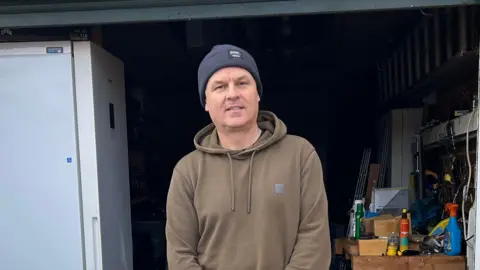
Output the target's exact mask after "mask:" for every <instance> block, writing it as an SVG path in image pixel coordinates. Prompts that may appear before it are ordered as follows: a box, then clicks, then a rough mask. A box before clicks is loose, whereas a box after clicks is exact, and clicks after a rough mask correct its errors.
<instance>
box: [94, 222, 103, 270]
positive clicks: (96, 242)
mask: <svg viewBox="0 0 480 270" xmlns="http://www.w3.org/2000/svg"><path fill="white" fill-rule="evenodd" d="M92 229H93V230H92V232H93V258H94V260H95V270H102V263H101V261H100V224H99V220H98V217H92Z"/></svg>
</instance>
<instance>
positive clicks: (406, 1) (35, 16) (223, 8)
mask: <svg viewBox="0 0 480 270" xmlns="http://www.w3.org/2000/svg"><path fill="white" fill-rule="evenodd" d="M474 4H480V0H403V1H401V0H362V1H359V0H296V1H272V2H257V3H236V4H218V5H197V6H170V7H149V8H129V9H121V8H116V9H105V10H90V11H68V12H48V11H46V10H43V12H37V13H22V14H0V28H13V27H35V26H42V27H45V26H66V25H91V24H111V23H132V22H153V21H171V20H194V19H220V18H238V17H254V16H278V15H301V14H318V13H340V12H358V11H373V10H391V9H413V8H427V7H447V6H458V5H474Z"/></svg>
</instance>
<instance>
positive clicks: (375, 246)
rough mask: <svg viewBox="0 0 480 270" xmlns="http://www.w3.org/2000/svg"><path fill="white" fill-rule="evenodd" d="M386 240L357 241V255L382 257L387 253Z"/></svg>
mask: <svg viewBox="0 0 480 270" xmlns="http://www.w3.org/2000/svg"><path fill="white" fill-rule="evenodd" d="M387 242H388V241H387V239H386V238H378V239H368V240H362V239H360V240H358V254H359V255H360V256H382V255H384V254H386V253H387Z"/></svg>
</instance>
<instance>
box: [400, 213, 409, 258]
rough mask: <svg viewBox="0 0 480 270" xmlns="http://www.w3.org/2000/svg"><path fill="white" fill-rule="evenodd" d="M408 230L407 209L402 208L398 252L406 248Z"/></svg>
mask: <svg viewBox="0 0 480 270" xmlns="http://www.w3.org/2000/svg"><path fill="white" fill-rule="evenodd" d="M409 231H410V221H409V220H408V216H407V209H402V219H400V252H403V251H405V250H407V249H408V233H409Z"/></svg>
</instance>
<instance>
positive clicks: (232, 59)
mask: <svg viewBox="0 0 480 270" xmlns="http://www.w3.org/2000/svg"><path fill="white" fill-rule="evenodd" d="M226 67H240V68H244V69H246V70H247V71H248V72H250V74H252V77H253V79H255V82H256V84H257V91H258V95H259V96H262V82H261V81H260V73H259V72H258V67H257V63H255V59H253V57H252V56H251V55H250V54H249V53H248V52H247V51H245V50H244V49H242V48H239V47H236V46H233V45H229V44H222V45H216V46H214V47H213V48H212V50H211V51H210V52H209V53H208V54H207V55H206V56H205V57H204V58H203V60H202V62H201V63H200V66H199V67H198V92H199V94H200V103H201V104H202V106H203V107H205V88H206V87H207V82H208V80H209V79H210V77H211V76H212V75H213V74H214V73H215V72H217V71H218V70H220V69H222V68H226Z"/></svg>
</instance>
